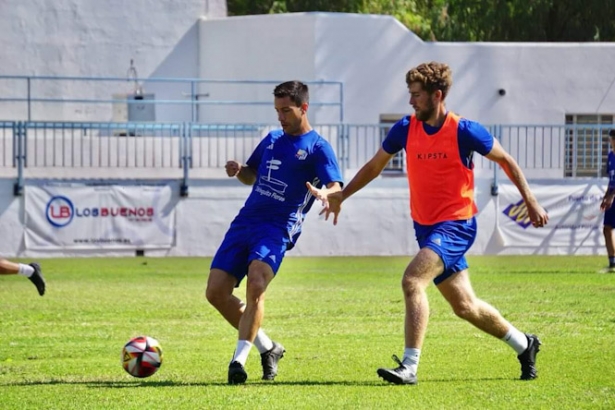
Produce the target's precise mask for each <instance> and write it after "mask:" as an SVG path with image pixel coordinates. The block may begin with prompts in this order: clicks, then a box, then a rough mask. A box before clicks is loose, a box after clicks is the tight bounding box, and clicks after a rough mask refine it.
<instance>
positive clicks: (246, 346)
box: [231, 340, 252, 366]
mask: <svg viewBox="0 0 615 410" xmlns="http://www.w3.org/2000/svg"><path fill="white" fill-rule="evenodd" d="M250 349H252V343H250V342H248V341H247V340H238V341H237V348H236V349H235V355H234V356H233V360H231V362H239V363H241V365H242V366H243V365H245V364H246V361H247V360H248V354H249V353H250Z"/></svg>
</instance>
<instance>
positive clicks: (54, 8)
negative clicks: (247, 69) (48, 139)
mask: <svg viewBox="0 0 615 410" xmlns="http://www.w3.org/2000/svg"><path fill="white" fill-rule="evenodd" d="M224 16H226V1H224V0H183V1H181V2H177V1H174V0H130V1H124V0H106V1H99V0H57V1H47V0H3V1H2V2H0V44H2V47H0V61H2V64H0V75H38V76H86V77H91V76H94V77H120V78H126V77H127V71H128V68H129V67H130V60H131V59H133V60H134V64H135V67H136V68H137V72H138V75H139V77H142V78H150V77H182V78H184V77H191V78H193V77H198V75H199V69H198V41H199V34H198V31H199V24H198V22H199V19H200V18H216V17H224ZM145 87H146V90H145V91H147V92H154V93H156V98H158V99H160V98H171V97H174V98H175V99H181V98H182V92H189V91H190V89H189V87H188V88H184V89H179V88H178V87H177V86H173V85H170V84H162V85H153V84H145ZM133 88H134V87H133V83H131V82H127V81H123V82H88V83H84V82H77V81H69V82H57V81H46V82H35V83H33V84H32V92H33V95H34V96H38V97H39V98H41V97H46V98H72V99H78V98H81V99H85V98H87V99H107V100H109V99H111V97H112V94H113V93H127V92H132V91H133ZM0 95H2V96H3V97H5V98H8V97H21V98H23V97H24V96H25V95H26V83H25V82H24V81H17V80H0ZM163 108H165V109H163V110H159V112H157V114H158V116H157V117H158V118H157V119H158V120H169V119H170V118H174V119H178V120H182V119H184V118H185V119H189V116H188V114H186V112H187V113H189V111H187V110H186V109H185V108H184V109H183V110H180V109H178V107H177V106H174V107H173V106H166V107H163ZM0 112H2V114H1V115H0V119H11V120H20V119H25V118H26V116H27V111H26V110H25V104H23V103H21V104H8V103H3V104H0ZM33 119H34V120H37V119H38V120H68V121H76V120H90V119H95V120H98V121H106V120H110V119H111V104H101V105H93V104H65V105H50V104H46V105H44V106H43V105H42V104H35V105H34V106H33Z"/></svg>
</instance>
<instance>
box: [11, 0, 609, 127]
mask: <svg viewBox="0 0 615 410" xmlns="http://www.w3.org/2000/svg"><path fill="white" fill-rule="evenodd" d="M0 10H1V11H2V13H0V41H1V42H2V44H3V47H2V48H0V61H2V64H1V65H0V75H62V76H97V77H100V76H102V77H120V78H125V77H126V75H127V71H128V68H129V65H130V60H131V59H133V60H134V63H135V67H136V68H137V70H138V74H139V77H143V78H150V79H151V78H161V77H172V78H194V77H200V78H204V79H210V80H211V79H213V80H230V81H236V80H249V81H254V80H260V81H269V82H270V83H267V84H263V85H245V84H244V85H231V84H202V85H201V86H200V87H199V88H198V91H199V93H201V94H203V95H202V96H201V97H202V100H203V101H209V102H212V101H218V100H227V101H228V100H231V101H252V102H254V101H261V102H262V104H249V105H246V104H241V105H234V106H233V105H228V104H225V105H218V106H216V105H203V106H201V107H200V109H199V110H198V119H199V121H202V122H222V123H245V122H257V123H271V122H275V120H276V118H275V112H274V110H273V108H272V107H271V105H270V104H269V103H270V101H271V91H272V88H273V85H274V83H275V82H277V81H284V80H288V79H301V80H304V81H310V82H313V81H316V82H317V81H333V82H341V83H342V84H343V89H344V90H343V91H344V102H345V105H344V114H345V115H344V120H345V122H347V123H361V124H366V123H367V124H373V123H377V122H379V119H380V115H381V114H400V115H401V114H404V113H408V112H409V111H410V108H409V106H408V95H407V90H406V89H405V81H404V78H405V73H406V71H407V70H408V69H409V68H411V67H413V66H415V65H417V64H419V63H421V62H424V61H430V60H440V61H444V62H447V63H448V64H449V65H451V67H452V68H453V71H454V86H453V89H452V91H451V94H450V96H449V97H448V106H449V108H450V109H452V110H454V111H457V112H459V113H461V114H463V115H465V116H467V117H468V118H472V119H476V120H479V121H481V122H483V123H485V124H499V123H503V124H523V123H532V124H562V123H563V122H564V118H565V115H566V114H614V113H615V85H614V84H615V72H614V71H613V70H612V67H614V66H615V43H582V44H581V43H558V44H555V43H541V44H532V43H440V42H423V41H422V40H420V39H419V38H418V37H417V36H416V35H414V34H413V33H412V32H410V31H408V30H407V29H406V28H405V27H404V26H402V25H401V24H400V23H399V22H398V21H397V20H395V19H393V18H392V17H390V16H376V15H359V14H344V13H295V14H284V15H261V16H241V17H230V18H226V17H225V16H226V2H224V1H222V0H187V1H183V2H181V3H177V2H175V1H172V0H162V1H159V0H156V1H154V0H135V1H120V0H110V1H104V2H101V1H96V0H59V1H54V2H49V1H44V0H4V1H3V2H2V3H1V4H0ZM143 86H144V88H145V92H149V93H154V94H155V98H156V99H157V100H159V101H160V100H181V101H188V100H189V99H190V96H189V95H190V93H191V90H190V85H189V84H187V83H185V84H181V85H180V84H178V83H162V84H161V83H153V82H151V81H149V82H145V84H143ZM499 89H504V90H506V95H505V96H500V95H499V94H498V90H499ZM133 90H134V84H133V83H132V82H128V81H120V82H105V83H100V82H88V83H83V82H61V83H60V82H54V81H46V82H39V81H37V82H35V83H34V84H32V91H33V96H38V97H47V98H51V97H56V98H60V97H61V98H92V99H95V98H98V99H110V98H111V96H112V94H115V93H127V92H132V91H133ZM0 95H2V96H3V97H5V98H9V97H24V96H25V95H26V83H25V82H23V81H17V80H0ZM316 101H320V102H325V103H331V102H337V101H339V91H338V88H337V87H336V86H319V85H313V86H312V102H316ZM0 109H1V112H2V115H1V117H0V119H7V120H20V119H24V118H25V117H26V115H27V111H26V109H25V104H23V103H19V104H10V103H0ZM32 110H33V115H32V119H34V120H37V119H39V120H68V121H73V120H95V121H108V120H110V119H111V118H112V113H111V104H109V103H105V104H100V105H94V104H84V103H74V104H64V105H49V104H45V105H43V104H39V103H35V104H34V105H33V107H32ZM310 116H311V119H312V122H313V123H315V124H316V123H320V124H323V123H332V122H338V121H339V109H338V108H337V107H332V106H326V107H317V106H316V105H314V106H313V107H312V109H311V110H310ZM191 118H192V117H191V110H190V107H189V106H187V105H177V104H175V105H170V104H162V103H160V104H156V120H158V121H188V120H191Z"/></svg>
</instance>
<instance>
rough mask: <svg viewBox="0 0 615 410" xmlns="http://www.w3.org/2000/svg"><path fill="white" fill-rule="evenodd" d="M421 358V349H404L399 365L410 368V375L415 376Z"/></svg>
mask: <svg viewBox="0 0 615 410" xmlns="http://www.w3.org/2000/svg"><path fill="white" fill-rule="evenodd" d="M420 358H421V349H415V348H413V347H406V348H405V349H404V358H403V360H402V361H401V363H402V364H403V365H405V366H407V367H409V368H410V370H411V371H412V373H414V374H416V371H417V369H418V367H419V359H420Z"/></svg>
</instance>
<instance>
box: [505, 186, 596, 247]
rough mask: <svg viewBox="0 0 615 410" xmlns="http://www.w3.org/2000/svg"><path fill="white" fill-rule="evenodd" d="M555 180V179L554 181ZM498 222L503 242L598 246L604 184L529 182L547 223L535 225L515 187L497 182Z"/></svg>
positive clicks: (548, 245)
mask: <svg viewBox="0 0 615 410" xmlns="http://www.w3.org/2000/svg"><path fill="white" fill-rule="evenodd" d="M554 182H555V181H554ZM499 188H500V191H499V192H500V195H499V197H498V201H499V212H498V221H497V222H498V224H497V227H498V228H499V231H500V232H499V233H500V234H501V237H502V239H503V240H504V245H505V246H524V247H526V246H531V247H536V248H537V250H540V249H541V248H544V247H555V246H557V247H568V248H569V249H570V250H571V252H574V250H575V248H578V247H583V246H592V247H594V246H597V245H599V244H600V243H601V240H602V220H603V215H604V214H603V213H602V212H601V211H600V202H601V201H602V197H603V196H604V190H605V188H606V183H604V185H599V183H598V182H587V181H570V183H568V181H567V183H566V184H561V183H560V184H555V183H554V184H544V185H539V184H535V185H532V187H531V188H532V192H533V193H534V194H535V195H536V198H537V199H538V202H539V203H540V204H541V205H542V206H543V207H544V208H545V209H546V210H547V213H548V214H549V223H548V224H547V225H546V226H545V227H543V228H539V229H536V228H534V227H533V226H532V223H531V222H530V218H529V216H528V213H527V208H526V206H525V204H524V202H523V200H522V198H521V195H520V194H519V191H518V190H517V188H516V187H515V186H514V185H513V184H511V183H509V182H505V183H502V184H500V186H499Z"/></svg>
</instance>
